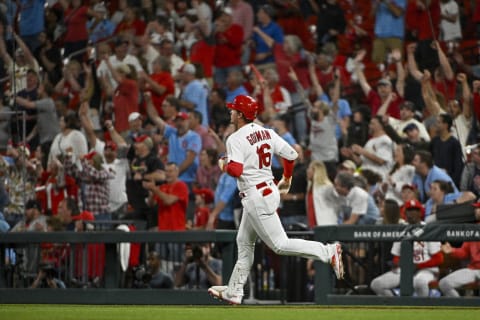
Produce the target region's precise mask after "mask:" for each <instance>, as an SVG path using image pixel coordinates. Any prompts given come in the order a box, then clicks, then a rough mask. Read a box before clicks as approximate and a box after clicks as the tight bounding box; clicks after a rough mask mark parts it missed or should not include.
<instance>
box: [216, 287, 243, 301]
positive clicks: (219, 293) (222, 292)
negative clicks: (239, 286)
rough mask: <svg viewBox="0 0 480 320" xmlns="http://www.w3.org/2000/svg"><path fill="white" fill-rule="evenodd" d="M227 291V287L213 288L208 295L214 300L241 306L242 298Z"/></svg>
mask: <svg viewBox="0 0 480 320" xmlns="http://www.w3.org/2000/svg"><path fill="white" fill-rule="evenodd" d="M227 289H228V287H227V286H213V287H210V288H209V289H208V294H209V295H211V296H212V297H213V298H214V299H218V300H222V301H225V302H228V303H229V304H241V303H242V297H241V296H232V295H230V294H229V293H228V291H227Z"/></svg>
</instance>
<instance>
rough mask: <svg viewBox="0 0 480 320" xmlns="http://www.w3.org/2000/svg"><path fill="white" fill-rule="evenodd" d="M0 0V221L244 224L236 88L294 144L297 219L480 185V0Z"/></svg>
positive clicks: (427, 201) (468, 191) (451, 199)
mask: <svg viewBox="0 0 480 320" xmlns="http://www.w3.org/2000/svg"><path fill="white" fill-rule="evenodd" d="M0 14H1V15H0V17H1V18H0V22H1V23H0V33H1V34H2V37H1V39H0V66H1V68H0V80H1V81H2V82H1V85H2V87H3V90H0V92H1V94H2V97H1V98H2V104H1V105H0V152H1V154H2V155H1V156H0V160H1V161H0V175H1V179H2V183H1V184H0V212H2V215H0V227H1V229H0V230H2V231H7V230H9V229H12V231H28V230H35V231H39V230H42V231H47V230H71V231H82V230H83V229H84V228H83V227H81V226H80V224H76V223H75V222H74V221H75V220H81V221H83V218H85V217H86V218H88V221H90V220H92V219H93V220H95V221H96V222H97V223H98V222H102V221H103V222H106V223H107V222H109V221H112V220H134V221H136V222H137V224H136V226H137V228H138V227H139V228H142V229H149V230H176V231H180V230H197V229H207V230H213V229H215V228H218V229H235V228H236V226H237V225H238V221H239V219H240V216H241V205H240V201H239V197H238V191H237V190H236V184H235V180H234V178H232V177H230V176H229V175H227V174H225V173H222V172H221V171H220V170H219V168H218V166H217V159H218V157H219V156H220V155H221V154H222V153H223V152H224V151H225V145H224V142H225V139H226V138H227V137H228V135H229V134H230V133H231V132H232V131H233V128H232V127H231V126H230V116H229V112H228V111H227V108H226V107H225V106H226V103H228V102H231V101H232V100H233V99H234V98H235V97H236V96H238V95H241V94H246V95H250V96H253V97H255V98H256V99H257V101H258V102H259V105H260V110H259V111H258V120H257V121H259V122H262V123H263V124H264V125H265V126H269V127H273V128H275V130H276V131H277V132H278V133H279V134H280V135H281V136H282V137H283V138H284V139H285V140H286V141H288V142H289V143H290V144H291V145H292V146H294V148H295V149H296V150H297V151H298V153H299V155H300V156H299V157H298V159H297V160H296V164H295V174H294V179H293V184H292V187H291V189H290V192H289V193H288V194H285V195H282V206H281V208H280V209H279V214H280V216H281V219H282V222H283V223H284V224H285V226H286V227H292V226H297V227H298V226H300V227H304V228H312V227H314V226H317V225H332V224H334V225H335V224H382V223H385V224H395V223H402V221H403V222H405V221H406V220H407V215H406V213H405V211H407V210H408V205H406V204H408V203H410V202H411V201H418V202H419V203H420V204H421V205H422V210H425V211H424V214H423V215H422V218H423V219H422V220H425V221H426V222H427V223H433V222H435V221H436V220H440V219H441V217H438V219H437V215H436V214H437V213H439V212H440V210H439V209H440V208H442V207H441V205H443V204H447V203H462V202H468V201H472V202H474V201H475V200H476V198H477V197H478V196H479V195H480V145H478V144H477V142H478V120H479V119H480V79H479V77H480V64H479V61H478V43H477V40H476V39H478V38H479V37H480V1H454V0H409V1H407V0H374V1H349V0H338V1H337V0H317V1H315V0H308V1H307V0H305V1H296V0H291V1H289V0H286V1H283V0H272V1H244V0H230V1H216V2H215V1H203V0H191V1H171V0H163V1H162V0H157V1H153V0H152V1H135V0H132V1H128V0H119V1H106V2H103V1H98V0H90V1H80V0H70V1H69V0H58V1H55V0H48V1H45V0H20V1H11V0H4V1H0ZM427 22H428V23H427ZM272 168H273V172H274V174H275V175H276V178H280V176H281V174H282V164H281V162H280V161H278V159H275V158H274V159H272ZM67 207H68V208H70V209H67ZM74 207H75V208H77V209H75V210H73V213H72V214H70V212H72V208H74ZM32 208H34V209H35V214H33V213H31V211H32ZM66 211H70V212H69V213H68V214H66V213H65V212H66ZM87 213H88V214H87ZM472 214H473V207H472ZM72 221H73V222H72ZM87 225H88V224H87ZM82 226H85V224H83V225H82ZM96 226H97V227H98V228H102V226H103V225H102V224H96ZM108 226H110V224H108V223H107V224H105V225H104V226H103V227H105V228H108ZM151 255H152V256H151V259H152V260H155V259H157V258H158V257H157V256H156V255H155V253H152V254H151ZM149 259H150V258H149ZM204 265H205V264H203V266H204ZM215 266H216V265H215ZM190 272H192V271H190ZM206 278H208V279H210V278H212V279H215V277H214V276H213V275H212V274H208V275H207V277H206ZM204 280H205V279H204ZM217 280H218V279H217ZM202 281H203V280H202ZM169 282H171V283H181V284H184V278H182V277H177V278H176V279H175V281H173V280H171V281H169Z"/></svg>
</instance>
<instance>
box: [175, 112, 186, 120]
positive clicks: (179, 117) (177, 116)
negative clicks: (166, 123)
mask: <svg viewBox="0 0 480 320" xmlns="http://www.w3.org/2000/svg"><path fill="white" fill-rule="evenodd" d="M175 119H182V120H187V119H188V113H186V112H182V111H180V112H177V115H176V116H175Z"/></svg>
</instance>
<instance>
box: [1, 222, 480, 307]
mask: <svg viewBox="0 0 480 320" xmlns="http://www.w3.org/2000/svg"><path fill="white" fill-rule="evenodd" d="M289 236H291V237H301V238H307V239H312V238H313V239H315V240H317V241H321V242H332V241H341V242H342V244H343V247H344V262H345V266H346V271H347V274H346V278H345V280H344V281H338V280H335V279H334V275H333V272H332V269H331V267H330V266H329V265H328V264H323V263H319V262H315V264H314V265H315V276H314V278H311V277H310V275H309V274H308V273H307V268H306V265H307V260H306V259H303V258H299V257H280V256H277V255H276V254H274V253H273V252H271V251H270V250H269V249H268V248H266V246H265V245H264V244H262V243H261V242H258V243H257V246H256V251H255V261H254V266H253V268H252V272H251V276H250V280H249V282H248V284H247V286H246V291H245V303H290V302H295V303H298V302H302V303H308V302H314V303H316V304H323V305H346V304H348V305H355V304H360V305H364V304H366V305H385V304H391V305H455V306H478V305H480V299H478V298H472V299H465V298H444V297H440V298H418V297H412V293H413V288H412V276H413V263H412V259H411V257H412V242H413V240H420V241H456V242H458V241H479V240H480V226H477V225H472V224H468V225H428V226H426V227H422V228H412V227H411V226H407V227H405V226H332V227H318V228H316V229H315V230H314V232H312V231H307V232H291V233H289ZM235 237H236V232H235V231H212V232H207V231H189V232H130V233H128V232H120V231H102V232H83V233H75V232H56V233H34V232H24V233H6V234H0V259H1V260H0V261H1V263H0V275H1V276H0V303H45V302H48V303H70V304H81V303H83V304H214V303H217V302H216V301H215V300H213V299H211V298H210V297H209V296H208V295H207V294H206V292H205V290H183V289H162V290H159V289H141V290H140V289H134V288H131V287H128V286H123V285H122V281H121V279H122V270H121V268H120V262H119V257H120V254H119V250H118V248H117V246H118V244H120V243H141V244H143V245H152V244H153V245H155V244H158V245H162V244H178V245H183V244H184V243H199V242H211V243H215V244H221V247H222V250H221V252H222V254H221V259H222V261H223V269H222V270H223V272H222V276H223V279H224V282H226V281H227V280H228V279H229V276H230V273H231V270H232V269H233V264H234V262H235V256H236V249H235V248H236V247H235ZM394 241H402V258H401V262H400V263H401V268H402V274H401V285H400V291H401V296H399V297H393V298H389V297H388V298H386V297H377V296H375V295H373V294H371V293H370V294H366V293H365V292H364V291H361V290H357V288H358V287H359V286H361V285H367V286H368V284H369V283H370V281H371V280H372V279H373V278H374V277H376V276H377V275H378V274H380V273H383V272H384V271H386V269H387V268H388V265H387V264H386V262H387V260H388V259H389V257H387V255H385V252H389V247H390V244H391V243H392V242H394ZM45 243H56V244H63V245H68V246H69V247H70V248H77V247H78V248H80V249H78V250H80V251H79V253H82V252H83V254H84V256H85V255H86V253H85V250H86V249H85V248H86V247H88V245H91V244H96V243H97V244H102V245H103V246H104V250H105V251H104V255H105V259H104V269H103V273H102V281H101V283H100V284H98V285H80V286H72V285H70V283H68V286H67V287H68V288H67V289H66V290H62V291H61V294H59V291H58V290H51V289H35V290H33V289H29V288H26V287H28V285H24V286H22V285H18V286H16V288H13V285H12V283H10V282H8V281H7V279H8V278H7V277H5V276H4V275H5V274H6V272H7V271H8V269H7V267H8V265H6V264H5V263H4V262H5V257H6V256H5V255H6V253H8V251H7V250H6V249H7V248H24V247H25V246H33V247H35V246H38V245H41V244H45ZM382 247H384V248H382ZM82 250H83V251H82ZM71 252H74V250H72V251H71ZM403 257H407V258H406V259H404V258H403ZM173 260H175V258H174V259H173ZM177 260H178V259H177ZM70 261H75V260H70ZM174 263H175V262H174V261H173V266H174ZM72 264H73V262H72V263H70V264H65V265H64V266H63V267H64V269H66V270H67V272H64V273H63V275H64V276H65V278H63V279H64V280H65V281H68V279H69V276H68V275H69V274H70V275H72V274H75V273H72V272H71V270H82V272H83V273H80V274H81V275H82V274H83V275H85V272H87V271H86V270H88V268H87V267H86V266H85V265H82V266H81V268H77V269H75V268H74V265H72ZM94 265H95V263H94ZM68 270H70V271H68ZM76 275H77V276H78V274H76ZM77 278H78V277H77ZM80 280H81V281H80V283H82V284H86V283H88V281H89V280H91V279H89V278H88V277H87V276H85V277H84V278H80ZM30 281H31V280H30ZM313 295H314V296H313Z"/></svg>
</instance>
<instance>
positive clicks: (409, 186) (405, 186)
mask: <svg viewBox="0 0 480 320" xmlns="http://www.w3.org/2000/svg"><path fill="white" fill-rule="evenodd" d="M405 188H407V189H411V190H413V191H416V190H417V186H416V185H414V184H412V183H406V184H404V185H403V186H402V190H403V189H405Z"/></svg>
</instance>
